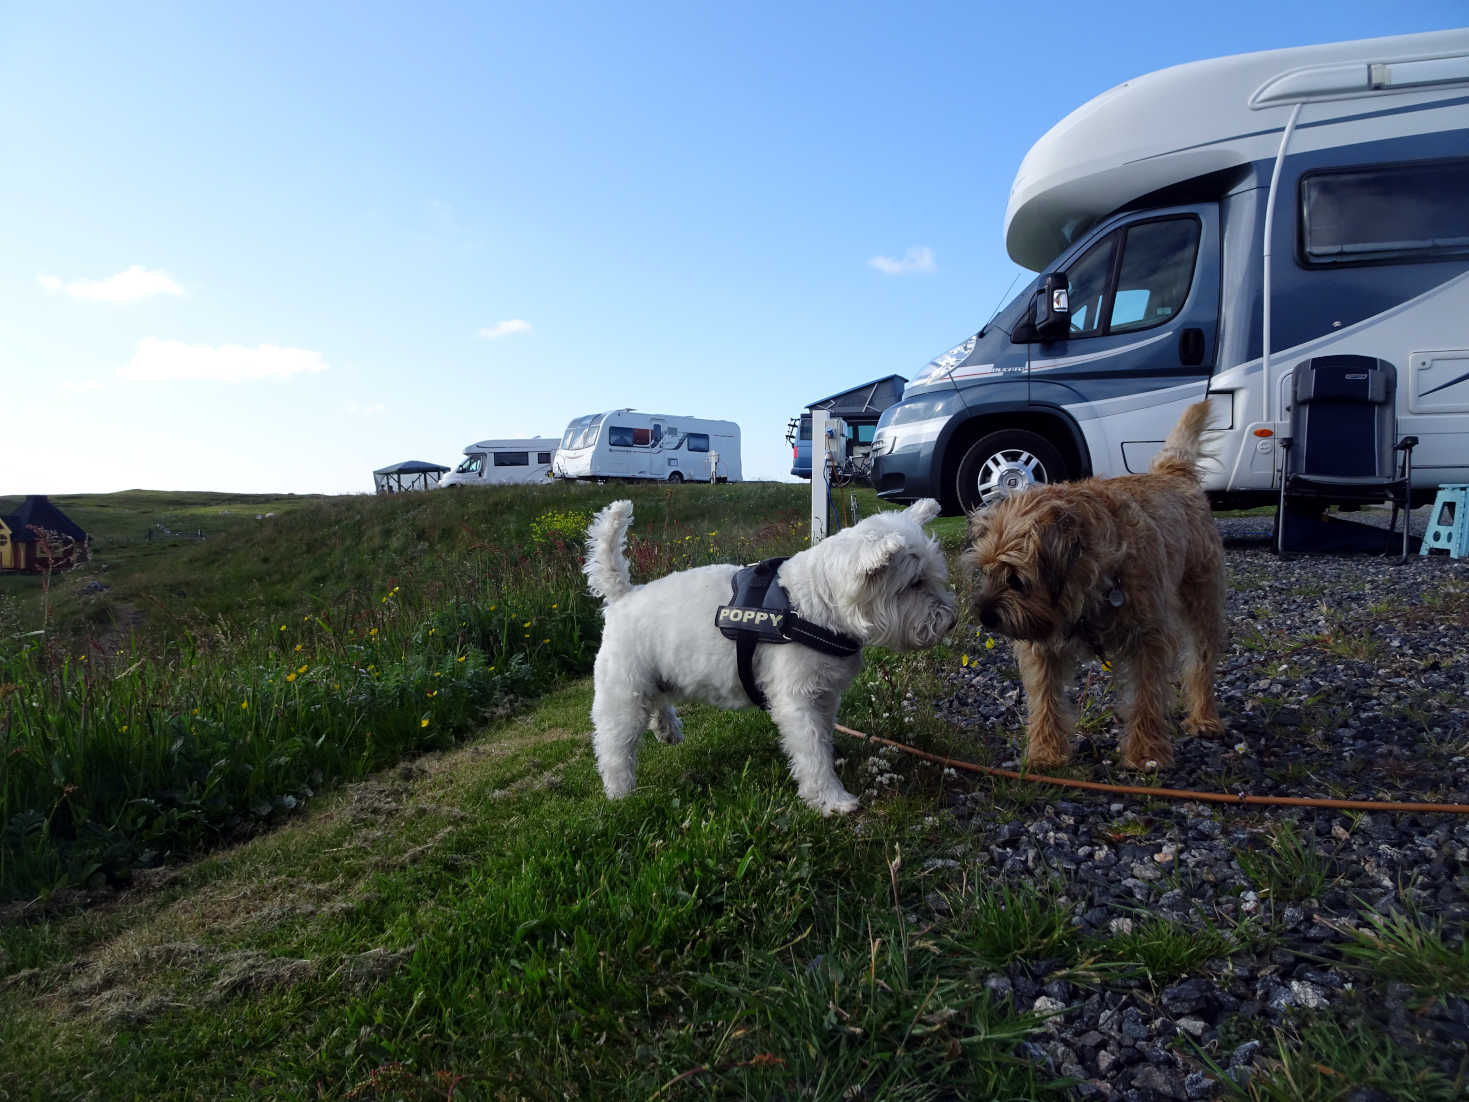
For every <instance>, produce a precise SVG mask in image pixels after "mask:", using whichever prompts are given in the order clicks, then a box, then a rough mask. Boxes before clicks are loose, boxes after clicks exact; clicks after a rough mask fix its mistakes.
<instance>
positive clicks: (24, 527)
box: [0, 494, 92, 574]
mask: <svg viewBox="0 0 1469 1102" xmlns="http://www.w3.org/2000/svg"><path fill="white" fill-rule="evenodd" d="M91 551H92V539H91V537H90V536H88V535H87V533H86V532H84V531H83V530H82V528H81V526H80V525H78V524H77V523H76V522H74V521H73V520H72V519H71V518H70V517H68V516H67V515H66V514H65V513H63V512H62V511H61V510H60V509H58V508H57V507H56V506H55V505H53V504H52V503H51V501H50V500H49V499H48V498H47V497H46V495H45V494H31V495H29V496H28V497H26V499H25V500H24V501H23V502H22V503H21V505H20V507H19V508H18V509H16V510H15V511H14V512H12V513H0V570H19V571H24V572H26V573H29V574H44V573H46V572H47V571H48V570H64V569H66V568H67V567H69V566H75V565H76V564H77V563H79V562H85V561H86V560H87V559H88V558H90V557H91Z"/></svg>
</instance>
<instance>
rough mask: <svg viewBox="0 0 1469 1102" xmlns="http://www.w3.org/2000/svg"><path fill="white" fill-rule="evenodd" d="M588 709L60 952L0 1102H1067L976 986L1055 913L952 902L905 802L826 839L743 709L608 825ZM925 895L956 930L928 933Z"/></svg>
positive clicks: (199, 869) (580, 702)
mask: <svg viewBox="0 0 1469 1102" xmlns="http://www.w3.org/2000/svg"><path fill="white" fill-rule="evenodd" d="M588 704H589V699H588V693H587V690H586V688H585V687H584V686H576V687H573V688H571V689H569V690H564V691H561V692H558V693H555V694H552V695H551V696H550V697H548V698H546V701H545V703H544V704H543V705H542V706H541V707H540V708H539V709H537V710H536V711H535V712H533V713H531V714H529V715H527V716H525V717H523V718H521V719H519V720H515V721H511V722H509V723H507V724H505V725H503V726H501V727H500V728H498V729H497V730H496V731H495V732H494V733H493V734H491V736H490V737H489V738H488V739H487V740H486V741H485V742H483V743H481V744H477V745H475V746H472V747H467V748H465V749H461V750H457V751H453V752H450V753H446V754H443V755H438V756H435V757H431V758H429V759H425V761H424V763H422V764H421V766H420V767H419V768H420V772H417V773H415V774H413V775H412V776H411V777H410V778H409V779H407V780H405V779H403V778H402V777H401V776H399V775H398V774H391V773H390V774H387V775H386V776H385V777H384V778H380V779H378V780H376V781H373V782H369V783H368V784H365V785H361V786H358V787H357V788H354V789H349V790H347V791H345V792H343V793H341V794H338V795H337V796H334V797H333V798H332V799H330V800H328V801H325V802H324V803H323V806H322V807H321V808H320V809H319V810H318V812H317V813H316V814H315V815H313V816H309V817H307V818H306V819H304V820H298V821H295V822H293V823H291V824H289V825H287V826H286V827H284V828H283V829H281V830H279V831H276V832H275V833H273V834H271V835H269V836H267V837H265V838H262V839H260V840H259V841H258V842H257V843H255V844H254V845H251V846H249V847H245V848H244V849H242V850H237V851H233V852H231V853H228V854H225V855H222V856H221V857H219V858H216V859H213V860H211V861H208V862H204V863H202V864H201V865H198V866H193V867H191V868H190V869H189V870H187V871H186V872H185V873H184V874H183V876H184V877H185V878H186V880H187V883H180V884H169V885H165V886H164V887H163V888H161V889H160V891H159V892H158V893H157V894H156V895H155V896H153V897H145V898H143V899H140V900H138V901H137V902H136V903H135V904H133V913H132V914H130V915H128V916H127V917H126V918H123V917H122V916H114V918H113V919H112V920H110V921H108V922H104V923H103V924H102V925H101V926H100V927H99V926H98V925H97V923H96V921H95V920H92V919H89V918H88V917H87V916H86V915H85V914H84V913H82V914H77V915H76V916H74V917H73V918H71V919H62V920H60V921H57V922H56V923H54V924H52V926H51V929H52V930H54V931H56V932H55V934H54V935H53V936H51V937H49V938H46V939H41V938H33V939H31V940H30V942H29V943H28V944H27V945H26V946H25V947H24V948H23V949H18V950H17V951H18V952H20V953H23V955H24V962H25V963H26V964H27V965H29V966H31V967H37V968H40V969H41V972H39V973H36V974H32V976H31V977H22V979H21V982H19V983H16V982H14V981H12V983H11V984H9V985H7V986H6V987H4V988H0V1023H3V1024H0V1044H3V1045H4V1047H5V1050H6V1053H7V1059H6V1061H4V1063H3V1065H0V1096H3V1094H4V1091H5V1090H6V1089H10V1090H18V1089H20V1086H21V1084H26V1085H27V1089H28V1091H30V1092H31V1093H29V1094H28V1095H27V1096H29V1097H106V1098H120V1097H145V1096H146V1097H200V1098H220V1099H223V1098H235V1097H254V1096H257V1095H258V1094H259V1093H261V1092H264V1093H267V1094H278V1095H281V1096H285V1097H298V1096H299V1097H305V1096H307V1095H308V1094H316V1093H318V1092H319V1093H321V1094H323V1095H325V1096H328V1097H354V1096H355V1097H371V1096H374V1095H373V1094H372V1090H373V1089H374V1088H376V1089H383V1088H385V1087H387V1086H388V1085H389V1084H391V1087H392V1090H393V1091H394V1092H397V1093H395V1094H393V1095H392V1096H394V1097H424V1098H427V1097H444V1096H445V1090H446V1084H447V1083H448V1082H450V1081H452V1082H454V1083H455V1089H454V1097H455V1098H466V1099H472V1098H495V1097H532V1098H536V1097H547V1098H549V1097H567V1096H570V1097H587V1098H590V1097H597V1098H604V1097H605V1098H649V1097H654V1096H655V1095H660V1092H662V1095H663V1096H667V1095H669V1094H670V1092H671V1096H674V1097H687V1096H689V1094H690V1093H695V1094H700V1095H702V1094H706V1093H714V1094H720V1095H735V1096H747V1097H773V1096H778V1095H782V1094H786V1095H790V1094H802V1095H805V1096H809V1097H815V1098H832V1099H835V1098H841V1097H849V1096H851V1092H854V1091H855V1092H857V1093H858V1094H860V1095H861V1096H864V1097H881V1098H932V1097H937V1096H939V1094H940V1093H942V1094H944V1095H948V1096H952V1095H953V1094H954V1093H955V1092H957V1093H959V1094H962V1095H965V1096H968V1097H984V1098H1014V1099H1044V1098H1060V1097H1063V1096H1064V1091H1063V1089H1062V1088H1061V1087H1060V1086H1059V1085H1058V1084H1054V1083H1049V1082H1047V1081H1046V1080H1045V1078H1044V1077H1043V1076H1041V1075H1039V1074H1038V1072H1037V1069H1035V1068H1034V1067H1033V1066H1032V1065H1030V1064H1029V1063H1027V1062H1024V1061H1022V1060H1020V1059H1019V1058H1018V1057H1017V1055H1016V1053H1015V1045H1016V1042H1017V1041H1018V1040H1020V1039H1023V1038H1024V1037H1026V1036H1028V1035H1029V1034H1030V1033H1032V1032H1034V1031H1035V1030H1037V1029H1038V1028H1039V1023H1038V1021H1037V1020H1035V1019H1034V1018H1031V1017H1028V1016H1017V1015H1016V1014H1015V1013H1014V1012H1013V1011H1011V1010H1010V1009H1009V1008H1008V1007H1001V1006H999V1005H996V1004H994V1003H993V1002H992V1001H991V999H990V998H989V996H988V995H987V994H986V993H985V991H984V988H983V986H982V985H981V984H979V983H977V982H975V981H976V978H977V977H979V976H980V975H982V974H983V972H984V970H985V969H987V968H990V967H992V966H993V965H994V964H995V963H997V962H1001V961H1003V960H1007V959H1012V958H1014V957H1015V956H1016V955H1017V954H1020V955H1023V954H1027V953H1032V952H1042V951H1044V952H1054V951H1055V950H1056V948H1057V947H1058V945H1060V944H1062V943H1063V942H1064V940H1065V939H1064V936H1063V935H1062V934H1061V932H1060V931H1061V930H1062V927H1061V925H1060V924H1058V923H1057V922H1056V921H1055V920H1054V918H1052V919H1050V920H1048V921H1041V922H1036V921H1035V920H1036V918H1037V916H1042V917H1044V916H1045V915H1047V914H1050V913H1052V911H1053V910H1054V908H1053V906H1052V904H1050V903H1048V902H1047V901H1046V900H1045V899H1044V898H1043V897H1042V896H1036V895H1033V894H1032V893H1031V892H1030V891H1029V889H1027V888H1024V887H1019V888H1007V889H1002V890H990V889H978V888H975V887H974V886H972V885H971V886H969V887H968V888H967V889H964V888H963V887H962V886H961V885H944V884H935V883H934V882H933V879H934V878H933V875H932V874H929V873H925V872H924V871H922V869H921V858H922V856H923V855H924V853H925V851H926V848H927V844H926V843H925V838H926V837H927V835H928V831H927V829H926V828H925V827H924V824H923V822H922V819H921V818H920V813H919V812H918V811H907V810H904V808H903V806H902V803H901V802H898V803H896V804H894V805H892V806H890V807H888V808H887V809H886V810H885V811H884V812H882V813H879V814H877V815H874V816H872V817H869V818H868V819H867V821H866V828H865V829H863V830H861V831H854V830H853V829H852V828H851V823H850V822H849V821H846V820H824V819H821V818H820V817H819V816H817V815H815V814H814V813H812V812H810V811H809V810H807V809H806V808H804V807H803V806H802V805H800V803H799V802H798V801H796V800H795V799H794V796H793V793H792V792H791V791H790V785H789V778H788V777H787V776H786V767H785V763H784V761H783V759H782V758H781V755H780V754H779V751H778V749H777V748H776V746H775V745H774V740H772V739H771V738H770V736H769V732H768V730H767V729H766V727H765V723H766V721H765V720H764V719H763V717H761V716H759V715H757V714H755V713H751V712H746V713H739V714H734V715H730V714H718V713H712V712H708V711H707V710H702V709H692V710H691V713H690V719H691V723H692V724H693V725H694V726H695V727H696V728H697V729H698V730H699V732H700V734H699V736H698V738H697V739H692V740H690V743H689V744H687V745H685V746H682V747H676V748H665V747H662V746H657V745H650V746H649V747H648V749H647V750H646V751H645V753H644V760H643V762H642V769H641V772H640V778H639V779H640V787H639V789H638V791H637V792H635V793H634V794H633V795H632V796H630V797H629V798H627V799H626V800H623V801H619V802H616V803H611V802H608V801H606V800H605V799H604V798H603V797H602V796H601V794H600V790H599V788H598V784H597V781H596V777H595V773H594V770H593V768H592V762H591V756H590V750H589V746H588V743H587V740H586V737H585V732H584V730H582V729H581V728H583V727H584V726H585V714H586V711H585V710H586V707H587V705H588ZM563 723H575V724H576V729H574V730H567V729H566V728H564V727H563V726H562V724H563ZM671 792H672V793H677V794H678V795H676V796H674V797H673V798H670V793H671ZM374 829H376V830H379V831H382V830H385V831H387V832H388V833H387V834H385V835H383V836H381V837H376V838H374V839H373V840H371V841H365V840H364V836H365V835H367V834H369V833H370V832H371V831H372V830H374ZM905 854H906V855H907V857H906V859H905V858H904V857H903V855H905ZM935 889H941V890H952V891H953V892H954V898H955V900H956V902H958V901H960V895H961V894H963V899H962V902H963V907H962V912H963V913H964V914H965V915H966V916H967V917H966V918H965V920H964V921H962V922H956V923H955V924H954V925H953V926H952V927H951V928H947V929H938V928H934V927H933V926H932V925H931V924H924V923H919V924H916V925H915V923H914V922H913V921H912V917H913V915H912V912H914V911H915V910H916V911H923V912H926V907H925V905H924V898H925V896H926V894H927V893H928V892H929V891H931V890H935ZM974 916H987V917H988V918H993V919H1001V918H1005V916H1009V917H1008V919H1006V920H1005V922H1004V923H1003V925H1002V926H1001V927H1000V929H999V931H998V932H997V929H996V925H995V923H992V922H990V921H987V920H981V919H979V918H975V917H974ZM73 924H75V925H77V926H78V927H80V928H79V929H72V928H71V927H72V925H73ZM81 945H89V946H90V948H89V949H88V950H87V963H86V964H84V965H83V966H82V967H81V968H80V969H76V968H72V967H70V966H69V965H68V964H67V961H68V959H69V957H70V955H71V954H72V953H73V952H74V951H75V950H76V949H77V948H78V947H79V946H81ZM38 995H39V996H41V997H40V998H37V996H38ZM62 1069H71V1070H70V1071H68V1072H66V1073H63V1074H58V1073H59V1072H61V1071H62ZM940 1085H942V1091H940ZM435 1091H437V1092H438V1093H437V1094H435V1093H434V1092H435ZM354 1092H356V1093H355V1095H354ZM379 1096H380V1095H379Z"/></svg>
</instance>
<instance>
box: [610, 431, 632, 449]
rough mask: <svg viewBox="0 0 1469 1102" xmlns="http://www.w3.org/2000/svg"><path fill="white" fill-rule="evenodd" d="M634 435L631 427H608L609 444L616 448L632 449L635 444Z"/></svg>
mask: <svg viewBox="0 0 1469 1102" xmlns="http://www.w3.org/2000/svg"><path fill="white" fill-rule="evenodd" d="M632 434H633V430H632V427H631V426H629V425H608V426H607V443H609V444H611V445H612V446H613V447H614V448H630V447H632V444H633V440H632Z"/></svg>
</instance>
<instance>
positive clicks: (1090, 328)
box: [1066, 233, 1117, 337]
mask: <svg viewBox="0 0 1469 1102" xmlns="http://www.w3.org/2000/svg"><path fill="white" fill-rule="evenodd" d="M1116 251H1117V234H1115V233H1114V234H1109V235H1108V236H1107V237H1105V238H1103V239H1102V240H1101V241H1099V242H1097V243H1096V244H1095V245H1093V246H1092V247H1091V248H1090V249H1088V250H1087V251H1086V252H1085V253H1084V254H1082V257H1081V259H1080V260H1078V261H1077V262H1076V263H1074V264H1072V265H1071V267H1070V268H1068V269H1067V270H1066V280H1067V283H1068V285H1069V290H1070V298H1071V336H1072V337H1089V336H1091V335H1092V334H1094V333H1097V332H1099V331H1100V330H1101V317H1102V298H1103V296H1104V295H1105V294H1106V292H1107V281H1108V279H1110V278H1111V276H1112V259H1113V256H1114V254H1115V253H1116Z"/></svg>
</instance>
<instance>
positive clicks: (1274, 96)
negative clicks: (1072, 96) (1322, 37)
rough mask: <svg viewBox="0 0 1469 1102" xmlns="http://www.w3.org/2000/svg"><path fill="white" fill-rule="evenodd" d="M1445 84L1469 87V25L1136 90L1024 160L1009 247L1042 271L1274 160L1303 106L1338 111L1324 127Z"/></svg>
mask: <svg viewBox="0 0 1469 1102" xmlns="http://www.w3.org/2000/svg"><path fill="white" fill-rule="evenodd" d="M1414 63H1417V64H1414ZM1444 85H1458V86H1459V88H1460V90H1462V88H1463V87H1464V86H1466V85H1469V28H1463V29H1456V30H1448V31H1431V32H1427V33H1423V34H1407V35H1396V36H1393V37H1390V38H1369V39H1362V40H1360V41H1356V42H1333V43H1327V44H1325V45H1320V46H1300V47H1294V48H1291V49H1285V50H1267V51H1262V52H1260V53H1252V54H1235V55H1233V56H1230V57H1219V58H1212V59H1210V60H1207V61H1194V62H1189V63H1188V64H1185V65H1175V66H1173V67H1172V68H1169V69H1160V70H1159V71H1157V72H1154V73H1148V74H1147V75H1145V76H1141V77H1138V78H1136V79H1134V80H1129V81H1126V82H1124V83H1122V84H1119V85H1118V86H1117V87H1115V88H1113V89H1111V90H1110V91H1107V92H1103V93H1102V94H1101V95H1100V96H1097V97H1096V98H1095V99H1093V100H1091V101H1089V102H1087V103H1085V104H1083V105H1082V106H1080V107H1078V108H1077V109H1076V110H1075V111H1073V112H1071V114H1069V115H1067V116H1066V117H1065V118H1064V119H1062V120H1061V121H1060V122H1058V123H1057V124H1056V125H1055V126H1053V127H1051V129H1050V130H1049V131H1047V132H1046V134H1045V135H1044V136H1043V137H1042V138H1041V139H1040V140H1039V141H1038V142H1036V143H1035V145H1033V146H1032V147H1031V149H1030V152H1029V153H1027V154H1026V155H1025V159H1024V160H1023V161H1022V162H1021V163H1020V170H1019V171H1018V172H1017V173H1016V175H1015V182H1014V183H1013V184H1012V185H1011V187H1010V201H1009V204H1008V205H1007V207H1006V210H1005V248H1006V250H1007V251H1008V252H1009V254H1010V256H1011V258H1012V259H1013V260H1014V261H1015V262H1016V263H1017V264H1022V265H1024V266H1025V267H1027V268H1030V269H1032V270H1035V271H1039V270H1040V269H1041V268H1042V267H1044V266H1045V265H1046V264H1048V263H1049V262H1050V261H1052V260H1054V259H1055V257H1056V256H1057V255H1058V254H1059V253H1060V252H1061V250H1062V249H1064V248H1065V247H1066V245H1067V244H1069V243H1070V242H1071V241H1074V240H1075V239H1076V237H1077V235H1079V234H1080V233H1083V232H1085V231H1086V230H1087V229H1088V228H1090V227H1091V226H1093V225H1095V224H1096V222H1097V221H1098V220H1099V219H1100V218H1102V217H1104V216H1106V215H1108V214H1110V213H1112V212H1113V211H1115V210H1117V209H1118V208H1119V207H1122V206H1124V205H1125V204H1127V203H1129V202H1131V201H1133V200H1134V199H1137V198H1140V197H1141V196H1144V195H1147V194H1149V193H1151V192H1154V191H1157V190H1159V189H1160V188H1164V187H1168V186H1170V185H1173V184H1177V183H1181V182H1183V181H1185V180H1191V179H1194V178H1195V177H1198V176H1203V175H1206V174H1208V173H1211V172H1217V171H1221V170H1224V169H1229V168H1235V167H1237V166H1240V165H1244V164H1248V163H1250V162H1252V161H1254V160H1258V159H1261V158H1262V157H1266V156H1273V155H1274V153H1275V148H1276V146H1277V145H1278V144H1279V141H1280V138H1279V135H1280V132H1281V130H1282V129H1283V128H1284V126H1285V124H1286V121H1287V119H1288V118H1289V116H1290V112H1291V109H1292V107H1293V105H1294V104H1296V103H1297V102H1302V101H1306V102H1310V101H1319V102H1321V103H1323V104H1326V105H1328V106H1325V107H1318V108H1313V109H1312V112H1313V113H1312V114H1311V115H1310V116H1309V118H1310V119H1312V120H1313V121H1319V120H1321V119H1322V118H1330V117H1333V116H1334V115H1337V114H1347V113H1349V112H1355V111H1359V110H1360V109H1361V105H1360V104H1359V103H1356V104H1354V103H1353V102H1352V101H1353V100H1356V99H1358V98H1359V97H1362V96H1369V95H1386V94H1397V95H1406V94H1417V95H1419V96H1420V97H1421V96H1424V95H1425V94H1426V95H1435V94H1437V95H1442V94H1443V93H1442V91H1441V90H1440V89H1441V88H1442V86H1444ZM1465 114H1466V116H1469V109H1466V110H1465ZM1307 117H1308V116H1306V115H1303V116H1302V119H1301V122H1302V123H1305V122H1306V119H1307ZM1272 136H1273V137H1272Z"/></svg>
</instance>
